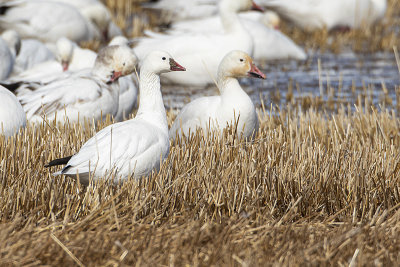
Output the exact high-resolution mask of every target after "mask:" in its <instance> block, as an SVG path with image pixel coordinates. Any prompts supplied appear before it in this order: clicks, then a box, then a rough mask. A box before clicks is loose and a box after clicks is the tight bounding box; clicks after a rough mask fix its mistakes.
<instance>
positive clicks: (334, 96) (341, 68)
mask: <svg viewBox="0 0 400 267" xmlns="http://www.w3.org/2000/svg"><path fill="white" fill-rule="evenodd" d="M318 61H320V66H321V67H320V71H319V67H318ZM257 65H259V66H260V69H262V70H263V72H264V73H266V75H267V79H266V80H259V79H246V78H245V79H242V81H241V84H242V87H243V88H244V89H245V90H246V92H247V93H248V94H249V95H250V96H251V97H252V99H253V101H254V103H255V104H256V105H257V106H259V105H260V104H261V101H260V97H261V98H262V99H263V101H264V104H265V105H266V106H269V105H270V104H278V105H282V104H285V102H286V101H287V100H286V96H287V93H288V87H289V83H290V81H292V84H293V93H292V95H293V99H295V100H298V99H301V98H303V97H307V96H322V99H323V100H325V101H328V99H330V100H334V101H338V102H341V103H350V104H351V105H352V104H354V103H356V101H357V98H358V96H359V95H362V96H368V97H369V98H370V100H371V102H372V103H373V104H375V105H378V104H380V103H381V102H382V96H383V95H384V90H383V89H382V84H384V85H385V87H386V88H387V94H386V97H387V99H388V98H390V101H389V103H386V106H387V107H388V108H390V107H391V106H393V107H394V106H395V105H396V92H395V86H399V85H400V74H399V70H398V67H397V64H396V59H395V56H394V53H388V52H385V53H383V52H378V53H372V54H356V53H353V52H352V51H345V52H342V53H340V54H333V53H330V52H327V53H313V54H309V58H308V60H306V61H304V62H299V61H294V60H290V61H287V60H286V61H275V62H268V63H267V64H257ZM320 77H321V81H322V83H321V85H322V87H320ZM321 88H322V90H321ZM278 91H279V93H278ZM215 94H217V89H216V87H215V86H210V87H208V88H206V89H190V88H185V87H179V86H163V95H164V101H165V104H166V106H167V107H168V108H181V107H182V106H183V105H184V104H185V103H187V102H188V101H190V99H192V100H193V99H195V98H198V97H201V96H204V95H215ZM278 96H280V97H278ZM390 102H391V103H390ZM352 106H353V105H352Z"/></svg>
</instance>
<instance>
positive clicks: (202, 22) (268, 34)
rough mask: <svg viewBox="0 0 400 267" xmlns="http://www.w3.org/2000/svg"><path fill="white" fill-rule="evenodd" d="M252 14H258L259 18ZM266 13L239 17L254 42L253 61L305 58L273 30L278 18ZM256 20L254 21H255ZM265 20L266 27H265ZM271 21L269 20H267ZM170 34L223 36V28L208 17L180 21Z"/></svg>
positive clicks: (280, 34) (291, 43) (299, 50)
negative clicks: (184, 33)
mask: <svg viewBox="0 0 400 267" xmlns="http://www.w3.org/2000/svg"><path fill="white" fill-rule="evenodd" d="M254 13H258V14H260V15H259V16H257V15H255V14H254ZM268 14H274V13H270V12H268V13H267V15H265V16H263V14H262V13H260V12H251V13H249V14H243V15H242V14H241V15H239V17H240V20H241V22H242V23H243V26H244V27H245V28H246V29H247V30H248V32H249V33H250V35H251V37H252V39H253V41H254V50H253V58H254V60H256V61H258V60H275V59H297V60H304V59H306V58H307V55H306V54H305V52H304V50H303V49H302V48H301V47H299V46H298V45H296V44H295V43H294V42H293V41H292V40H291V39H290V38H288V37H287V36H286V35H284V34H283V33H281V32H280V31H277V30H275V29H274V28H275V27H277V26H278V25H279V22H277V20H278V18H277V17H276V16H273V15H269V16H270V17H269V16H268ZM255 19H256V20H255ZM265 19H267V21H266V22H267V25H265V21H264V20H265ZM268 19H271V20H268ZM170 32H174V33H175V34H176V33H178V32H186V33H188V32H195V33H203V34H206V33H208V34H211V33H212V34H223V32H224V30H223V26H222V23H221V19H220V18H219V17H210V18H205V19H199V20H194V21H181V22H178V23H174V24H172V26H171V30H170Z"/></svg>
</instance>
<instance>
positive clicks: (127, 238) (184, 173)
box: [0, 106, 400, 266]
mask: <svg viewBox="0 0 400 267" xmlns="http://www.w3.org/2000/svg"><path fill="white" fill-rule="evenodd" d="M168 116H169V120H170V121H172V118H173V115H172V113H171V112H169V113H168ZM260 120H261V129H260V132H259V134H258V136H257V138H256V140H255V141H254V143H252V144H249V143H245V142H243V141H241V140H237V139H236V138H234V135H231V134H229V133H227V135H226V136H225V137H224V138H223V139H218V138H214V137H212V136H210V137H208V138H204V137H202V136H201V135H197V136H195V137H193V139H191V140H183V143H181V144H177V145H174V146H172V148H171V153H170V155H169V157H168V159H167V161H166V162H165V164H164V165H163V166H162V168H161V171H160V173H159V174H156V175H153V176H151V177H149V178H148V179H143V180H141V181H140V182H136V181H134V180H129V181H127V182H126V183H124V184H122V185H118V186H111V185H109V184H108V183H107V182H105V181H101V182H99V183H97V184H93V185H91V186H89V187H88V188H86V189H85V188H82V187H80V185H79V184H78V183H76V182H75V181H73V180H71V179H69V178H63V177H52V176H51V175H50V173H49V170H47V169H45V168H44V167H43V165H44V164H45V163H46V162H48V161H49V160H50V159H53V158H55V157H59V156H66V155H70V154H72V153H74V152H76V151H77V150H79V148H80V147H81V146H82V144H83V142H84V141H85V140H87V139H88V138H89V137H91V136H92V135H93V133H94V129H93V127H90V125H86V126H79V125H65V126H60V125H59V126H57V127H56V126H54V125H52V126H48V125H46V126H42V127H37V128H32V127H30V128H28V129H27V130H26V131H25V133H23V134H22V135H20V136H18V137H17V138H16V139H15V140H10V141H8V142H6V141H4V140H3V139H2V140H1V141H0V148H1V150H0V154H1V159H2V160H1V163H0V169H1V174H0V211H1V212H0V222H1V224H0V233H1V234H0V255H1V257H0V265H9V264H10V265H13V264H17V265H20V264H24V265H25V264H33V265H37V264H45V265H65V266H70V265H71V264H72V263H73V262H74V261H75V262H77V261H79V262H80V263H82V264H84V265H92V266H93V265H120V264H122V265H133V264H138V265H154V264H155V265H157V266H158V265H178V266H186V265H201V266H209V265H216V266H220V265H238V266H240V265H244V266H257V265H265V264H270V265H274V264H278V265H282V264H283V265H289V264H290V265H303V264H310V265H328V264H329V265H332V264H334V265H338V264H342V265H348V264H349V263H350V262H353V264H356V265H365V264H367V265H368V264H371V263H374V264H377V265H386V266H387V265H394V264H399V261H400V259H399V258H398V255H399V254H398V251H399V249H400V242H399V241H398V235H399V234H400V228H399V225H400V224H399V219H400V216H399V215H400V211H399V205H400V204H399V203H400V194H399V189H400V188H399V179H400V121H399V119H398V118H397V117H396V115H395V114H394V113H393V112H390V111H379V112H378V111H376V110H375V109H366V110H364V111H363V108H362V107H357V109H356V111H349V110H347V109H346V108H341V109H340V110H339V111H338V113H336V114H335V115H326V114H323V113H320V112H315V111H314V109H313V108H311V109H309V110H307V111H305V112H304V111H300V110H296V109H295V108H293V107H291V106H288V109H287V110H277V109H271V110H270V111H261V110H260ZM109 123H110V122H106V123H104V124H103V125H101V126H99V127H98V128H101V127H104V126H105V125H107V124H109ZM352 266H355V265H352Z"/></svg>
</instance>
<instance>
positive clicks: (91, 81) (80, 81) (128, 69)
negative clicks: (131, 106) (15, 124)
mask: <svg viewBox="0 0 400 267" xmlns="http://www.w3.org/2000/svg"><path fill="white" fill-rule="evenodd" d="M136 63H137V58H136V56H135V55H134V53H133V52H132V50H131V49H129V48H127V47H125V46H107V47H105V48H103V49H102V50H101V51H100V52H99V54H98V56H97V58H96V62H95V65H94V67H93V68H92V69H85V70H82V71H80V72H77V73H74V74H72V75H70V76H68V77H66V78H61V79H58V80H55V81H53V82H51V83H48V84H47V85H44V86H40V85H38V84H33V85H31V84H29V83H27V84H23V85H22V86H24V87H28V88H29V86H36V87H37V88H36V89H35V90H20V91H18V92H17V96H18V99H19V100H20V102H21V104H22V106H23V108H24V110H25V112H26V114H27V118H28V120H30V121H32V122H41V121H43V118H44V117H45V118H46V119H47V120H50V121H51V120H54V119H56V120H57V121H61V122H65V121H66V119H68V120H69V121H70V122H77V121H79V120H82V119H84V118H88V119H93V120H94V121H97V120H100V119H105V118H106V116H107V114H110V115H112V116H115V115H116V114H117V112H118V100H119V85H118V83H117V80H118V79H119V78H120V77H122V76H125V75H129V74H131V73H132V72H133V71H134V69H135V65H136Z"/></svg>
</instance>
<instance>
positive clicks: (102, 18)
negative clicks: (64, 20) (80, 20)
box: [82, 4, 111, 40]
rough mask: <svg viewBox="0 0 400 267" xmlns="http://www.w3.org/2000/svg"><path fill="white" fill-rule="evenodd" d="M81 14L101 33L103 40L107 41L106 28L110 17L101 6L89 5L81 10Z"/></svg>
mask: <svg viewBox="0 0 400 267" xmlns="http://www.w3.org/2000/svg"><path fill="white" fill-rule="evenodd" d="M82 14H83V15H84V16H85V17H86V18H87V19H88V20H90V21H91V22H92V23H93V24H94V25H95V26H96V27H97V28H98V29H99V31H100V32H101V34H102V37H103V39H104V40H108V27H109V24H110V23H111V15H110V12H109V11H108V9H107V8H106V7H105V6H104V5H103V4H96V5H90V6H88V7H86V8H84V9H83V10H82Z"/></svg>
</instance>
